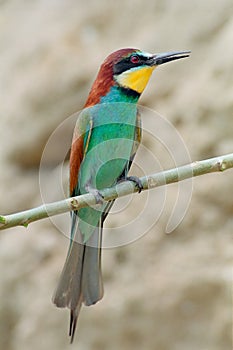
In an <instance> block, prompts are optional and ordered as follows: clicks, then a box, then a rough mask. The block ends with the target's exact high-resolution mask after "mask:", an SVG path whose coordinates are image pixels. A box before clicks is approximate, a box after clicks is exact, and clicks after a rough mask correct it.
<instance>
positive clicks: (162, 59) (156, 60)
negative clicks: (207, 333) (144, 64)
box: [151, 51, 191, 66]
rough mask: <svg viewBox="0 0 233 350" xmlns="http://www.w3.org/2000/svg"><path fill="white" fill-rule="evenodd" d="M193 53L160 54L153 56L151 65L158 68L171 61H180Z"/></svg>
mask: <svg viewBox="0 0 233 350" xmlns="http://www.w3.org/2000/svg"><path fill="white" fill-rule="evenodd" d="M190 53H191V51H176V52H166V53H158V54H155V55H153V58H152V62H151V65H153V66H158V65H160V64H164V63H167V62H170V61H174V60H179V59H180V58H185V57H189V55H190Z"/></svg>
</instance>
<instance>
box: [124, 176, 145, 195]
mask: <svg viewBox="0 0 233 350" xmlns="http://www.w3.org/2000/svg"><path fill="white" fill-rule="evenodd" d="M125 180H126V181H132V182H134V183H135V184H136V185H137V188H138V193H140V192H141V191H142V190H143V185H142V182H141V180H140V179H139V177H137V176H127V177H126V178H125Z"/></svg>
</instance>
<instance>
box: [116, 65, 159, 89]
mask: <svg viewBox="0 0 233 350" xmlns="http://www.w3.org/2000/svg"><path fill="white" fill-rule="evenodd" d="M154 69H155V66H153V67H149V66H145V67H137V68H134V69H131V70H128V71H125V72H123V73H122V74H120V75H119V76H118V77H117V78H116V80H117V82H118V84H120V85H121V86H123V87H125V88H128V89H132V90H134V91H137V92H138V93H139V94H141V93H142V92H143V90H144V89H145V87H146V85H147V83H148V81H149V79H150V77H151V74H152V72H153V70H154Z"/></svg>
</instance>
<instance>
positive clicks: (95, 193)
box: [85, 185, 104, 204]
mask: <svg viewBox="0 0 233 350" xmlns="http://www.w3.org/2000/svg"><path fill="white" fill-rule="evenodd" d="M85 189H86V190H87V191H88V192H89V193H91V194H93V196H95V199H96V204H103V202H104V201H103V200H104V197H103V196H102V194H101V193H100V191H98V190H97V188H93V187H91V186H90V185H86V186H85Z"/></svg>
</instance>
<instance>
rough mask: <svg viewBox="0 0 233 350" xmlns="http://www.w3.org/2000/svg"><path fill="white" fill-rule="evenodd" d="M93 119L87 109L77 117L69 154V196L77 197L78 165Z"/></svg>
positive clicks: (86, 145) (85, 148) (83, 153)
mask: <svg viewBox="0 0 233 350" xmlns="http://www.w3.org/2000/svg"><path fill="white" fill-rule="evenodd" d="M92 128H93V119H92V116H91V113H90V112H89V109H88V108H87V109H84V110H83V111H82V113H81V114H80V115H79V118H78V120H77V123H76V125H75V129H74V135H73V140H72V145H71V153H70V196H71V197H72V196H75V195H78V194H79V193H78V174H79V169H80V165H81V163H82V161H83V159H84V157H85V154H86V151H87V148H88V144H89V140H90V137H91V132H92Z"/></svg>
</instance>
